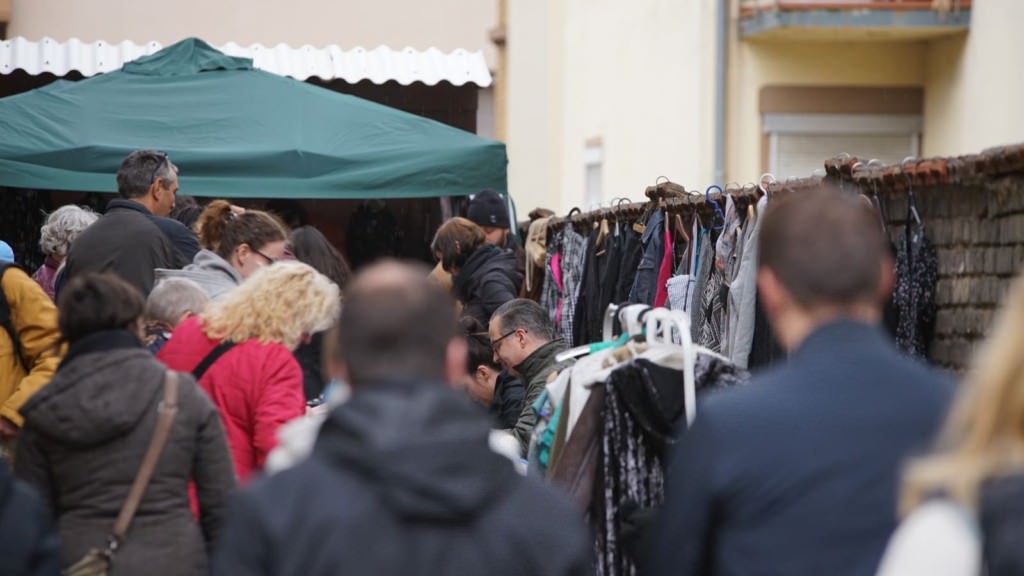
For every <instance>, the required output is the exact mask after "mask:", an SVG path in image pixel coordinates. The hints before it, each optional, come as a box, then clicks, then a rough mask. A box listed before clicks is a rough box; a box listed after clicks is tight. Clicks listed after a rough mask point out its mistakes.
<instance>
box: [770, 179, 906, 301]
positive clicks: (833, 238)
mask: <svg viewBox="0 0 1024 576" xmlns="http://www.w3.org/2000/svg"><path fill="white" fill-rule="evenodd" d="M759 242H760V244H759V250H760V253H759V266H760V267H762V268H767V269H769V270H771V271H772V272H774V273H775V276H776V277H777V278H778V279H779V281H780V282H781V283H782V285H783V286H784V287H785V288H786V290H787V291H788V292H789V293H790V295H792V297H793V298H794V299H795V300H796V302H797V304H799V305H800V306H802V307H804V308H812V307H815V306H820V305H841V306H842V305H849V304H855V303H865V302H875V301H876V300H877V299H878V296H879V294H878V290H879V287H880V284H881V276H882V263H883V262H885V260H886V259H888V258H890V251H889V247H888V246H887V245H886V244H887V241H886V239H885V234H884V233H883V231H882V227H881V224H880V222H879V220H878V216H877V215H876V214H874V213H873V210H871V209H870V208H868V207H867V206H865V204H864V203H863V202H862V201H861V200H860V199H859V198H857V197H855V196H850V195H848V194H844V193H841V192H839V191H837V190H835V189H833V188H831V187H827V186H825V187H822V188H821V189H819V190H815V191H808V192H804V193H799V194H796V193H794V194H791V195H789V196H788V197H783V198H780V199H778V200H774V199H773V200H772V201H770V202H769V203H768V209H767V210H766V212H765V214H764V221H763V222H762V223H761V236H760V240H759Z"/></svg>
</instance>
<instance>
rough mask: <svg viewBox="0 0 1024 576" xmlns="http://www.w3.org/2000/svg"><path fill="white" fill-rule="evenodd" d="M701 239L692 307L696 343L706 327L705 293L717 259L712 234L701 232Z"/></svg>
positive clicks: (691, 321)
mask: <svg viewBox="0 0 1024 576" xmlns="http://www.w3.org/2000/svg"><path fill="white" fill-rule="evenodd" d="M698 237H699V238H700V241H699V244H700V250H698V251H697V265H696V266H695V267H694V271H695V272H694V275H695V281H694V284H693V303H692V304H691V305H690V310H689V313H690V326H691V330H690V337H691V338H693V341H694V342H698V341H700V333H701V331H702V329H703V326H704V318H705V311H706V307H705V300H704V291H705V290H706V289H707V285H708V282H709V281H710V280H711V269H712V265H713V264H714V262H713V260H714V257H715V253H714V248H713V247H712V244H713V243H712V241H711V232H710V231H708V230H701V231H700V232H699V233H698Z"/></svg>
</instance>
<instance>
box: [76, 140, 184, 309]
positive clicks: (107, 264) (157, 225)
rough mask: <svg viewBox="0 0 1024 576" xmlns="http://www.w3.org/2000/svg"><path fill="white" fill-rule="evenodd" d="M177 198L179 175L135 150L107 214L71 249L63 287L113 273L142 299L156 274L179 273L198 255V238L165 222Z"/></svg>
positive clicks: (155, 156)
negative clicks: (177, 270)
mask: <svg viewBox="0 0 1024 576" xmlns="http://www.w3.org/2000/svg"><path fill="white" fill-rule="evenodd" d="M177 192H178V169H177V167H176V166H174V164H172V163H171V161H170V159H168V158H167V154H164V153H163V152H154V151H152V150H136V151H135V152H132V153H131V154H129V155H128V157H127V158H125V159H124V162H122V163H121V168H120V169H119V170H118V171H117V193H118V195H119V196H120V198H116V199H114V200H111V201H110V203H109V204H108V205H107V212H106V213H105V214H104V215H103V217H102V218H100V219H99V220H97V221H96V223H95V224H93V225H92V226H90V227H89V228H88V229H86V231H85V232H83V233H82V235H81V236H79V237H78V238H77V239H76V240H75V243H74V244H73V245H72V246H71V250H70V252H69V253H68V257H67V262H66V264H65V268H64V273H63V278H62V283H66V282H68V281H70V280H71V279H72V278H74V277H75V276H76V275H78V274H81V273H83V272H100V271H112V272H114V273H116V274H118V275H119V276H121V277H122V278H124V279H125V280H126V281H128V283H130V284H131V285H133V286H135V287H136V288H138V289H139V290H140V291H141V292H142V294H143V295H148V294H149V292H150V290H152V289H153V281H154V273H153V271H154V270H155V269H157V268H181V267H183V266H184V265H186V264H188V263H190V262H191V261H192V257H193V256H195V253H196V252H197V251H198V248H199V247H198V243H197V242H196V238H195V235H194V234H192V232H190V231H189V230H188V229H187V228H185V226H184V225H183V224H182V223H181V222H178V221H177V220H172V219H170V218H167V215H168V214H170V213H171V209H172V208H174V198H175V195H176V194H177Z"/></svg>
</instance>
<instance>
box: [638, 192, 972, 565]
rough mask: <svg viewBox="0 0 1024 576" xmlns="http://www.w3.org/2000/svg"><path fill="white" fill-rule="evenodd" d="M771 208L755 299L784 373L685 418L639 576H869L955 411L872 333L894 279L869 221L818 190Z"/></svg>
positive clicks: (945, 391) (940, 391) (938, 382)
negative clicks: (905, 485) (904, 489)
mask: <svg viewBox="0 0 1024 576" xmlns="http://www.w3.org/2000/svg"><path fill="white" fill-rule="evenodd" d="M768 206H769V207H768V210H767V212H766V213H765V214H762V215H760V217H762V218H764V221H763V222H762V223H761V226H762V228H761V236H760V238H759V241H760V245H759V248H760V256H759V258H760V260H759V270H758V289H759V292H760V297H761V302H762V304H763V306H764V310H765V313H766V315H767V316H768V319H769V321H770V322H771V325H772V328H773V331H774V332H775V335H776V338H777V339H778V341H779V342H780V344H782V345H783V347H784V348H786V349H787V351H789V352H790V358H789V361H788V362H786V363H784V364H782V365H780V366H778V367H776V368H774V369H771V370H769V371H767V372H764V373H762V374H760V375H758V376H756V377H755V378H754V379H752V380H751V381H750V382H749V383H748V384H747V385H745V386H742V387H738V388H734V389H730V390H727V391H723V392H720V393H717V394H715V395H709V397H708V398H707V401H706V402H705V403H704V404H702V405H701V406H700V407H698V409H697V418H696V420H695V421H694V424H693V426H692V427H691V428H690V429H688V430H687V431H686V432H685V434H684V436H683V438H682V441H681V442H680V444H679V445H678V446H677V448H676V450H675V452H674V454H673V459H672V462H671V468H670V473H669V476H668V478H667V479H666V492H667V496H666V502H665V507H664V510H663V512H662V515H661V521H660V527H658V528H657V529H656V530H655V531H654V532H653V533H652V539H653V541H654V544H655V552H654V554H653V555H652V558H650V560H651V561H652V562H653V568H654V569H653V570H652V571H651V572H650V573H651V574H656V575H666V576H667V575H670V574H671V575H673V576H691V575H698V574H700V575H723V576H724V575H730V576H732V575H757V574H766V575H767V574H786V575H787V576H805V575H806V576H821V575H823V574H828V575H829V576H844V575H851V576H852V575H856V576H871V575H873V574H875V571H876V570H877V567H878V564H879V561H880V560H881V557H882V554H883V552H884V550H885V546H886V543H887V541H888V539H889V536H890V535H891V534H892V532H893V531H894V530H895V528H896V525H897V501H896V499H897V494H898V492H899V479H900V474H901V471H902V468H903V466H904V464H905V463H906V462H907V461H908V459H909V458H911V457H913V456H915V455H918V454H921V453H923V452H925V451H927V450H928V449H929V447H930V446H931V444H932V441H933V437H934V436H935V434H936V432H937V430H938V428H939V427H940V425H941V423H942V421H943V418H944V416H945V413H946V411H947V409H948V406H949V404H950V401H951V399H952V395H953V387H952V383H951V381H950V380H949V378H947V377H946V376H945V375H942V374H940V373H938V372H936V371H933V370H932V369H930V368H928V367H926V366H925V365H923V364H920V363H918V361H916V360H914V359H911V358H908V357H906V356H904V355H903V354H902V353H901V352H900V351H899V350H898V349H897V347H896V346H895V344H894V343H893V342H892V341H891V340H890V338H889V337H888V335H887V334H886V333H885V332H884V330H883V329H882V328H881V326H880V323H881V319H882V305H883V303H884V302H885V301H886V298H887V297H888V295H889V294H890V293H891V288H892V283H893V265H892V260H891V256H890V253H889V249H888V246H887V244H888V242H887V240H886V239H885V237H884V234H883V232H882V230H881V226H880V224H879V222H878V217H877V215H876V214H874V213H872V211H871V210H870V209H869V208H867V207H865V206H864V205H863V203H862V202H861V201H860V200H859V199H858V198H856V197H855V196H853V197H851V196H850V195H845V194H842V193H839V192H837V191H834V190H832V189H829V188H825V189H823V190H818V191H808V192H805V193H801V194H794V195H792V196H790V197H788V198H781V199H773V201H772V202H770V203H769V205H768Z"/></svg>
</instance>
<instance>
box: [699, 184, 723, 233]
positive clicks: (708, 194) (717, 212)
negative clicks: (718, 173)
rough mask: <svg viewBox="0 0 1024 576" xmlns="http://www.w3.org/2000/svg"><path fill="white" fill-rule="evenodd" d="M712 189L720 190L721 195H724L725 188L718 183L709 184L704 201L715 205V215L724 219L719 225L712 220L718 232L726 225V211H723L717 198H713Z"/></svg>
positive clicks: (714, 228)
mask: <svg viewBox="0 0 1024 576" xmlns="http://www.w3.org/2000/svg"><path fill="white" fill-rule="evenodd" d="M712 190H718V195H719V196H724V195H725V190H722V187H721V186H719V185H718V184H712V185H711V186H708V187H707V188H705V189H704V203H705V204H711V206H713V207H714V209H715V216H716V217H718V218H719V219H721V221H722V222H721V223H720V224H718V225H715V224H714V222H712V229H713V230H715V231H716V232H717V231H720V230H721V229H722V227H723V226H725V212H723V211H722V207H721V206H719V205H718V201H717V200H712V199H711V191H712Z"/></svg>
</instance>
